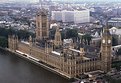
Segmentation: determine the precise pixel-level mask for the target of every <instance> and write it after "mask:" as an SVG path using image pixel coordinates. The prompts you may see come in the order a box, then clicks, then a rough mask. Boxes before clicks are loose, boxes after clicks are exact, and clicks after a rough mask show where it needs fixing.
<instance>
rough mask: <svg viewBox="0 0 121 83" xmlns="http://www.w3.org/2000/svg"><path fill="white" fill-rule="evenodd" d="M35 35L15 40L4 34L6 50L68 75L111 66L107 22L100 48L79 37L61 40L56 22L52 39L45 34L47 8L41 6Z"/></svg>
mask: <svg viewBox="0 0 121 83" xmlns="http://www.w3.org/2000/svg"><path fill="white" fill-rule="evenodd" d="M35 31H36V38H35V39H34V38H32V37H31V36H30V37H29V40H28V41H21V40H18V37H17V36H9V37H8V48H9V50H10V51H12V52H15V53H20V54H22V55H23V56H25V55H26V57H28V58H32V59H35V60H37V61H38V62H40V63H42V64H43V65H46V66H48V67H49V68H52V69H54V70H56V71H57V73H61V74H62V75H63V76H66V77H68V78H74V77H77V76H79V75H80V74H84V73H87V72H91V71H97V70H101V71H103V72H105V73H107V72H108V71H110V70H111V47H112V41H111V40H112V36H111V35H110V33H109V30H108V26H106V27H105V28H104V32H103V35H102V38H101V49H99V50H97V48H95V47H93V46H91V45H85V44H84V43H83V41H82V40H77V41H72V42H70V43H69V44H67V43H64V41H63V40H61V34H60V30H59V26H57V28H56V32H55V37H54V40H53V39H50V38H49V34H48V33H49V20H48V15H47V12H46V11H44V10H42V11H41V12H39V13H38V14H37V16H36V30H35Z"/></svg>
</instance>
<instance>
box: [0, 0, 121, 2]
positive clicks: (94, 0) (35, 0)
mask: <svg viewBox="0 0 121 83" xmlns="http://www.w3.org/2000/svg"><path fill="white" fill-rule="evenodd" d="M9 1H10V2H13V1H14V2H38V1H39V0H0V2H9ZM53 1H70V0H53ZM71 1H83V2H84V1H85V2H86V1H90V2H97V1H98V2H102V1H104V2H106V1H115V2H117V1H118V2H119V1H120V2H121V0H71Z"/></svg>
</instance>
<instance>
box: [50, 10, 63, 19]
mask: <svg viewBox="0 0 121 83" xmlns="http://www.w3.org/2000/svg"><path fill="white" fill-rule="evenodd" d="M52 20H56V21H62V12H61V11H52Z"/></svg>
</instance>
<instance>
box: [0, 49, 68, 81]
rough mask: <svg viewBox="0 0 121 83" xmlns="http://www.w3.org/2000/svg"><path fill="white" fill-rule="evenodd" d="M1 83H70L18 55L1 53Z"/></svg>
mask: <svg viewBox="0 0 121 83" xmlns="http://www.w3.org/2000/svg"><path fill="white" fill-rule="evenodd" d="M0 83H69V81H68V80H67V79H65V78H62V77H61V76H59V75H56V74H54V73H52V72H50V71H47V70H45V69H43V68H41V67H39V66H37V65H35V64H33V63H31V62H29V61H26V60H24V59H22V58H20V57H18V56H16V55H13V54H10V53H6V52H1V51H0Z"/></svg>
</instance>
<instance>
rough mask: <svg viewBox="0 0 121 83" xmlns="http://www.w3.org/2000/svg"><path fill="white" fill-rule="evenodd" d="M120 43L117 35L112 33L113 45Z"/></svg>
mask: <svg viewBox="0 0 121 83" xmlns="http://www.w3.org/2000/svg"><path fill="white" fill-rule="evenodd" d="M116 45H118V38H117V35H112V46H116Z"/></svg>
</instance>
